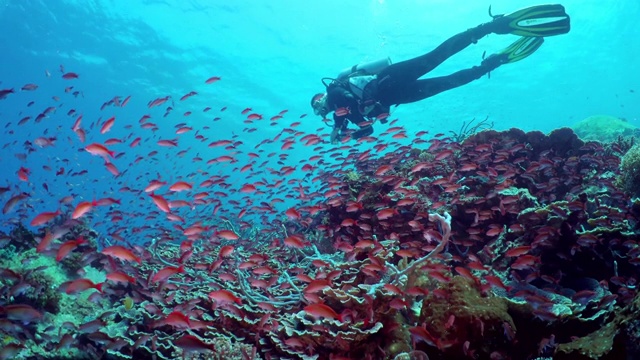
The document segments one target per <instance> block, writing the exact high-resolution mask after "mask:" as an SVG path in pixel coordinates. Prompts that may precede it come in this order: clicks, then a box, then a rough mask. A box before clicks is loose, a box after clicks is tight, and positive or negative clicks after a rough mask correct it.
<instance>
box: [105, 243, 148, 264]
mask: <svg viewBox="0 0 640 360" xmlns="http://www.w3.org/2000/svg"><path fill="white" fill-rule="evenodd" d="M102 253H103V254H104V255H108V256H111V257H114V258H118V259H120V260H123V261H135V262H137V263H138V264H141V263H142V260H141V259H140V257H138V256H136V255H134V254H133V252H132V251H131V250H129V249H127V248H125V247H124V246H120V245H113V246H109V247H106V248H104V249H102Z"/></svg>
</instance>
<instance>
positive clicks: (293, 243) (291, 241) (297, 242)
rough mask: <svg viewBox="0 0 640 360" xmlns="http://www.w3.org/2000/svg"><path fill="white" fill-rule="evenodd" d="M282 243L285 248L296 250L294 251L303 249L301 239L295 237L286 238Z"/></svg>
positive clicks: (303, 245)
mask: <svg viewBox="0 0 640 360" xmlns="http://www.w3.org/2000/svg"><path fill="white" fill-rule="evenodd" d="M283 242H284V244H285V245H286V246H289V247H292V248H296V249H302V248H304V247H305V244H304V243H303V241H302V238H301V237H299V236H297V235H291V236H288V237H287V238H285V239H284V241H283Z"/></svg>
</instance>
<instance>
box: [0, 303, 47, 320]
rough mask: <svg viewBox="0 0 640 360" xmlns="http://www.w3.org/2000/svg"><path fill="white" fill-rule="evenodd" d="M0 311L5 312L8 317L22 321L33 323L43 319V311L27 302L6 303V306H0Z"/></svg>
mask: <svg viewBox="0 0 640 360" xmlns="http://www.w3.org/2000/svg"><path fill="white" fill-rule="evenodd" d="M0 312H4V313H5V314H6V315H7V319H9V320H15V321H20V322H22V323H31V322H34V321H37V320H40V319H42V313H40V312H39V311H38V310H36V309H34V308H32V307H31V306H29V305H25V304H11V305H6V306H5V307H4V308H1V307H0Z"/></svg>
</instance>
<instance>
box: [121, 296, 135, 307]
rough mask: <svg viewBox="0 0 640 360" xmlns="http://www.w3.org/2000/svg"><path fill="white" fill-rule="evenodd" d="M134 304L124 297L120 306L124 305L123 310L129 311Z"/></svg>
mask: <svg viewBox="0 0 640 360" xmlns="http://www.w3.org/2000/svg"><path fill="white" fill-rule="evenodd" d="M134 304H135V303H134V302H133V299H132V298H131V297H129V296H127V297H125V298H124V299H122V305H124V309H125V310H126V311H129V310H131V309H132V308H133V305H134Z"/></svg>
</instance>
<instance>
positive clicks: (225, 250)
mask: <svg viewBox="0 0 640 360" xmlns="http://www.w3.org/2000/svg"><path fill="white" fill-rule="evenodd" d="M233 249H234V247H233V246H231V245H225V246H223V247H221V248H220V253H219V254H218V257H219V258H223V257H228V256H229V255H231V253H232V252H233Z"/></svg>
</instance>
